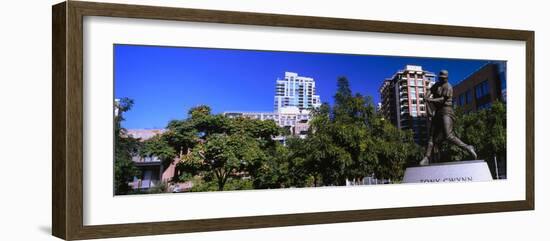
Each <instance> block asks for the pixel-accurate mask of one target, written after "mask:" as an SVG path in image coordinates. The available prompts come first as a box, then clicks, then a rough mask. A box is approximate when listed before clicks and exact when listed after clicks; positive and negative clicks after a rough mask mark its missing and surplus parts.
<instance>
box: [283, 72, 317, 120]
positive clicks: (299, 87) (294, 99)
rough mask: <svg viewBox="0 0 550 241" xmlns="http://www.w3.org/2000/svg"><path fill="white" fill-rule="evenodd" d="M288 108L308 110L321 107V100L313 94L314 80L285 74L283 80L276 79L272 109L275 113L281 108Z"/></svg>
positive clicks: (294, 74)
mask: <svg viewBox="0 0 550 241" xmlns="http://www.w3.org/2000/svg"><path fill="white" fill-rule="evenodd" d="M290 106H294V107H298V109H300V110H309V109H313V108H317V107H319V106H321V98H320V97H319V95H316V94H315V80H313V78H310V77H303V76H298V74H297V73H292V72H285V77H284V79H277V83H276V86H275V98H274V109H275V111H276V112H277V111H278V110H279V109H281V108H283V107H290Z"/></svg>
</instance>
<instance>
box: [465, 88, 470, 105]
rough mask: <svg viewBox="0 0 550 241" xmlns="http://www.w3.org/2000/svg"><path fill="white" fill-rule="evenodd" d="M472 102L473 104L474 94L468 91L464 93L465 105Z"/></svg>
mask: <svg viewBox="0 0 550 241" xmlns="http://www.w3.org/2000/svg"><path fill="white" fill-rule="evenodd" d="M470 102H472V92H471V91H470V90H467V91H466V93H464V103H465V104H470Z"/></svg>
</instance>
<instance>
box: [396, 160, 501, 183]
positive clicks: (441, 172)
mask: <svg viewBox="0 0 550 241" xmlns="http://www.w3.org/2000/svg"><path fill="white" fill-rule="evenodd" d="M491 180H493V177H492V176H491V172H490V171H489V166H487V163H486V162H485V161H483V160H473V161H457V162H444V163H434V164H430V165H427V166H417V167H409V168H407V169H406V170H405V176H404V177H403V183H443V182H479V181H491Z"/></svg>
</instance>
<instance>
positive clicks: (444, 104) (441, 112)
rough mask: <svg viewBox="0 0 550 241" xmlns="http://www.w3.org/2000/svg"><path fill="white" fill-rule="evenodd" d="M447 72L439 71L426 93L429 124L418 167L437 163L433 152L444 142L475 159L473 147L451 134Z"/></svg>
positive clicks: (451, 116)
mask: <svg viewBox="0 0 550 241" xmlns="http://www.w3.org/2000/svg"><path fill="white" fill-rule="evenodd" d="M448 80H449V72H448V71H447V70H441V72H439V77H438V82H437V83H435V84H434V85H433V86H432V87H431V88H429V90H428V91H427V92H426V97H425V98H424V100H425V101H426V112H427V114H428V121H429V122H428V123H430V122H431V125H430V129H429V136H428V146H427V147H426V154H425V156H424V158H423V159H422V161H420V165H428V164H430V163H432V162H435V161H439V160H437V159H438V158H434V152H438V149H439V145H441V143H442V142H443V141H445V140H447V141H450V142H451V143H453V144H454V145H457V146H459V147H460V148H462V149H463V150H464V151H466V152H468V153H469V154H470V155H472V156H473V157H474V159H476V158H477V154H476V152H475V150H474V147H473V146H471V145H467V144H465V143H464V142H462V141H461V140H460V139H458V137H456V136H455V134H454V132H453V122H454V121H455V119H456V117H455V114H454V111H453V86H452V85H451V84H449V82H448Z"/></svg>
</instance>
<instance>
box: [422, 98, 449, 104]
mask: <svg viewBox="0 0 550 241" xmlns="http://www.w3.org/2000/svg"><path fill="white" fill-rule="evenodd" d="M446 100H447V98H445V97H439V98H430V97H428V98H426V101H428V102H433V103H445V101H446Z"/></svg>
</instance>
